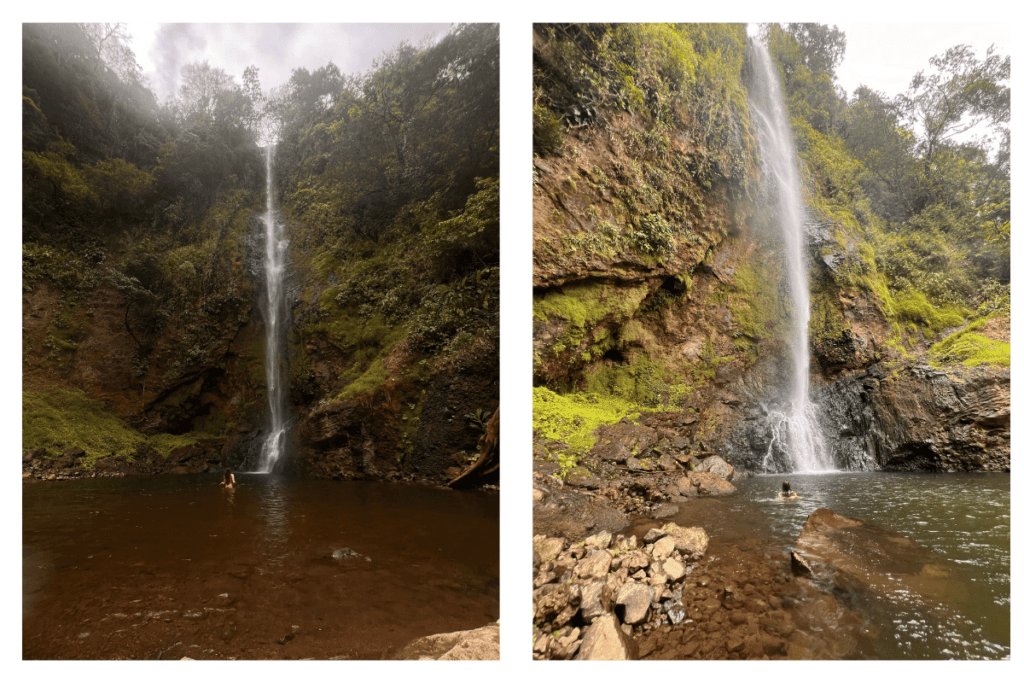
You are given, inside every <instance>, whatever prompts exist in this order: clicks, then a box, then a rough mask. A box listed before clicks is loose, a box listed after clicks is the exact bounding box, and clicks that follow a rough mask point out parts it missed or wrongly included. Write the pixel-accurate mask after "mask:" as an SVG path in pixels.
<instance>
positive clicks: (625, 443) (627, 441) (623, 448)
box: [590, 422, 658, 464]
mask: <svg viewBox="0 0 1024 683" xmlns="http://www.w3.org/2000/svg"><path fill="white" fill-rule="evenodd" d="M594 436H595V437H596V439H595V444H594V447H593V448H592V449H591V451H590V454H591V456H592V457H594V458H596V459H599V460H607V461H609V462H614V463H619V464H624V463H625V462H626V460H628V459H629V458H630V457H633V456H635V455H637V454H640V453H643V452H644V451H646V450H647V449H648V448H650V447H651V446H653V445H654V444H655V443H656V442H657V440H658V433H657V431H655V430H654V429H651V428H650V427H644V426H641V425H635V424H632V423H630V422H625V423H623V422H619V423H618V424H613V425H603V426H601V427H598V428H597V429H596V430H595V431H594Z"/></svg>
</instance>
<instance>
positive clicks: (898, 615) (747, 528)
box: [673, 472, 1010, 659]
mask: <svg viewBox="0 0 1024 683" xmlns="http://www.w3.org/2000/svg"><path fill="white" fill-rule="evenodd" d="M783 480H786V481H789V482H790V484H791V486H792V488H793V490H794V491H796V492H797V493H798V494H799V495H800V498H799V499H798V500H793V501H782V500H779V498H778V497H777V494H778V492H779V491H780V490H781V485H782V481H783ZM736 485H737V487H738V488H739V489H740V494H739V495H737V496H734V497H730V498H723V499H704V500H694V501H690V502H688V503H686V504H684V505H681V506H680V508H681V509H680V512H679V514H678V515H677V516H675V517H674V518H673V521H676V522H677V523H679V524H682V525H688V526H702V527H704V528H705V529H706V530H707V531H708V534H709V535H710V537H711V539H712V547H711V548H710V549H709V554H713V552H714V544H716V543H717V544H719V545H722V544H732V545H735V546H738V547H740V548H741V549H743V550H745V551H750V552H764V553H766V554H770V553H771V552H776V553H777V551H778V550H779V549H783V550H788V549H789V548H791V547H792V545H793V544H794V543H795V542H796V540H797V538H798V536H799V535H800V531H801V530H802V529H803V526H804V523H805V522H806V520H807V517H808V516H809V515H810V514H811V513H812V512H814V511H815V510H816V509H818V508H822V507H824V508H828V509H830V510H832V511H833V512H836V513H838V514H840V515H843V516H846V517H855V518H858V519H863V520H866V521H868V522H872V523H873V524H876V525H878V526H882V527H885V528H887V529H890V530H892V531H895V532H897V533H899V534H902V535H905V536H908V537H910V538H911V539H913V540H914V541H917V542H918V543H919V544H921V545H922V546H924V547H925V548H927V549H928V550H930V551H932V553H934V557H935V559H936V566H939V567H941V568H942V571H943V572H945V571H947V570H948V575H949V584H948V585H947V586H945V589H944V591H943V593H942V595H943V597H942V598H941V600H936V599H935V598H934V596H922V595H920V594H916V593H915V592H914V591H913V590H908V589H905V588H904V587H901V586H899V585H897V584H894V587H893V589H892V590H889V591H884V592H882V593H881V594H879V593H872V594H871V595H868V596H864V595H860V596H852V597H851V596H846V599H847V602H848V604H850V605H851V607H852V608H853V609H854V610H856V611H857V612H859V614H860V616H861V617H862V618H864V619H865V621H866V622H867V624H868V625H869V630H870V633H871V636H870V637H869V638H863V639H862V642H861V644H860V648H859V649H858V650H857V651H856V652H855V653H853V656H855V657H865V658H878V659H927V658H956V659H979V658H1005V657H1009V654H1010V475H1009V474H921V473H882V472H834V473H826V474H793V473H791V474H786V475H766V476H758V477H754V478H752V479H746V480H742V481H738V482H736Z"/></svg>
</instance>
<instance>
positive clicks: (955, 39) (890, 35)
mask: <svg viewBox="0 0 1024 683" xmlns="http://www.w3.org/2000/svg"><path fill="white" fill-rule="evenodd" d="M835 25H836V26H838V28H839V30H841V31H842V32H843V33H845V34H846V58H845V59H844V60H843V63H842V64H841V65H840V66H839V68H838V69H837V70H836V75H837V76H838V79H839V84H840V85H841V86H842V87H843V88H844V89H845V90H846V93H847V95H853V91H854V90H856V89H857V87H858V86H859V85H861V84H864V85H867V86H868V87H870V88H871V89H872V90H876V91H881V92H883V93H885V94H886V95H888V96H890V97H891V96H893V95H896V94H898V93H901V92H903V91H905V90H906V89H907V86H908V85H910V79H912V78H913V77H914V74H916V73H917V72H918V71H921V70H925V71H927V70H928V68H929V67H928V58H929V57H934V56H935V55H938V54H942V53H943V52H945V51H946V50H948V49H949V48H951V47H955V46H956V45H959V44H961V43H966V44H967V45H971V46H973V47H974V48H975V51H974V53H975V55H976V56H978V57H979V58H983V57H984V55H985V50H987V49H988V47H989V46H990V45H992V44H995V46H996V52H998V53H999V54H1000V55H1003V56H1006V55H1009V54H1011V53H1010V46H1011V44H1012V41H1011V36H1012V33H1013V30H1014V28H1015V27H1016V24H1015V22H1012V21H1005V22H1002V23H998V24H994V23H993V24H972V23H964V22H961V23H956V24H952V23H949V24H938V23H935V24H909V23H901V24H867V23H864V24H859V23H858V24H853V23H849V24H846V23H840V24H835Z"/></svg>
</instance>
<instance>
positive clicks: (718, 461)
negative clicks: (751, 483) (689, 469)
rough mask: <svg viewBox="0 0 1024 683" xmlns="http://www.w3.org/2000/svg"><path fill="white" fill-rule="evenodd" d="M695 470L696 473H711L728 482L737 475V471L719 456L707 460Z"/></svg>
mask: <svg viewBox="0 0 1024 683" xmlns="http://www.w3.org/2000/svg"><path fill="white" fill-rule="evenodd" d="M693 469H694V471H695V472H711V473H712V474H715V475H718V476H719V477H721V478H722V479H724V480H726V481H732V477H733V475H734V474H735V473H736V469H735V468H734V467H733V466H732V465H730V464H729V463H727V462H726V461H725V460H723V459H722V457H721V456H718V455H712V456H711V457H710V458H705V459H704V460H702V461H701V463H700V464H699V465H697V466H696V467H694V468H693Z"/></svg>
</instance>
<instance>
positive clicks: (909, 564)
mask: <svg viewBox="0 0 1024 683" xmlns="http://www.w3.org/2000/svg"><path fill="white" fill-rule="evenodd" d="M793 555H794V562H796V563H799V564H800V565H801V566H802V567H804V568H806V573H807V574H808V575H810V576H811V577H813V578H814V580H815V581H817V582H819V583H822V584H825V585H827V586H829V587H830V588H832V589H834V590H837V591H840V592H844V593H850V592H853V591H860V592H865V591H871V592H876V593H886V592H888V591H892V590H896V589H899V590H912V591H914V593H916V594H918V595H921V596H925V597H927V598H930V599H932V600H936V599H941V598H942V597H943V596H944V594H945V593H947V592H948V590H949V589H950V581H949V579H950V571H949V568H948V565H947V564H946V563H945V562H944V561H943V559H942V558H941V557H940V556H939V555H937V554H936V553H934V552H933V551H931V550H928V549H927V548H924V547H923V546H921V545H920V544H918V543H916V542H914V541H913V540H911V539H909V538H907V537H906V536H903V535H901V534H897V533H894V532H892V531H890V530H888V529H885V528H882V527H880V526H878V525H876V524H871V523H870V522H865V521H864V520H860V519H852V518H849V517H843V516H842V515H838V514H836V513H834V512H832V511H831V510H828V509H826V508H819V509H817V510H815V511H814V512H813V513H812V514H811V515H810V516H809V517H808V518H807V523H806V524H805V525H804V528H803V531H802V532H801V533H800V537H799V538H798V539H797V542H796V545H795V546H794V550H793ZM801 573H803V572H801ZM897 582H898V586H897Z"/></svg>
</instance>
